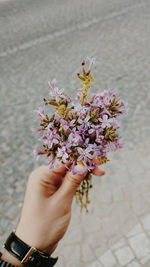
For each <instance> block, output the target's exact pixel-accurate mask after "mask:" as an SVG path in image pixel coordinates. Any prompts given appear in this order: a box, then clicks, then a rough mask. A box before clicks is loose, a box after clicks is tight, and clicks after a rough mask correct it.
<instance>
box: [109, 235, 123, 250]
mask: <svg viewBox="0 0 150 267" xmlns="http://www.w3.org/2000/svg"><path fill="white" fill-rule="evenodd" d="M125 245H126V240H125V239H124V238H122V239H120V240H119V241H118V242H117V243H115V244H114V245H113V246H112V247H111V249H112V250H116V249H118V248H121V247H124V246H125Z"/></svg>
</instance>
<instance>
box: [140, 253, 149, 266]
mask: <svg viewBox="0 0 150 267" xmlns="http://www.w3.org/2000/svg"><path fill="white" fill-rule="evenodd" d="M149 261H150V253H149V254H148V255H146V257H144V258H143V259H141V263H142V264H144V263H147V262H149Z"/></svg>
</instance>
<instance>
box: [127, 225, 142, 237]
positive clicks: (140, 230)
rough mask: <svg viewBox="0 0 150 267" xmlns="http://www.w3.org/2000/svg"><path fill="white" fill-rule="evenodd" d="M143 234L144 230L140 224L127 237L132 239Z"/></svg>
mask: <svg viewBox="0 0 150 267" xmlns="http://www.w3.org/2000/svg"><path fill="white" fill-rule="evenodd" d="M142 232H143V228H142V226H141V224H140V223H138V224H137V225H136V226H135V227H133V228H132V229H131V231H130V232H129V233H128V234H127V235H126V236H127V237H132V236H134V235H137V234H139V233H142Z"/></svg>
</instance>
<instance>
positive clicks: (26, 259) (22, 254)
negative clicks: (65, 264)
mask: <svg viewBox="0 0 150 267" xmlns="http://www.w3.org/2000/svg"><path fill="white" fill-rule="evenodd" d="M4 248H5V251H4V253H3V254H2V256H1V260H2V261H5V262H8V263H9V264H11V265H13V266H18V267H19V266H21V267H22V266H28V267H29V266H30V267H33V266H39V267H43V266H49V267H50V266H51V267H52V266H54V265H55V263H56V262H57V260H58V257H57V258H52V257H50V255H49V254H48V253H45V252H43V251H41V250H38V249H37V248H35V247H32V246H31V247H30V246H29V245H28V244H26V243H25V242H24V241H23V240H21V239H20V238H19V237H18V236H17V235H16V234H15V233H14V232H12V233H11V234H10V235H9V236H8V238H7V240H6V241H5V243H4Z"/></svg>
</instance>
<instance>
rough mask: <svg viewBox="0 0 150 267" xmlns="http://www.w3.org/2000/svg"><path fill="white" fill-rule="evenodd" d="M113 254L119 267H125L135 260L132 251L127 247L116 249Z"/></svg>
mask: <svg viewBox="0 0 150 267" xmlns="http://www.w3.org/2000/svg"><path fill="white" fill-rule="evenodd" d="M114 253H115V255H116V257H117V259H118V261H119V263H120V265H121V266H125V265H126V264H128V263H129V262H130V261H131V260H133V259H134V258H135V256H134V254H133V252H132V250H131V249H130V247H128V246H126V247H123V248H121V249H118V250H116V251H115V252H114Z"/></svg>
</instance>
